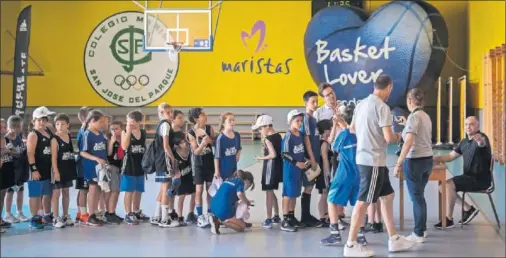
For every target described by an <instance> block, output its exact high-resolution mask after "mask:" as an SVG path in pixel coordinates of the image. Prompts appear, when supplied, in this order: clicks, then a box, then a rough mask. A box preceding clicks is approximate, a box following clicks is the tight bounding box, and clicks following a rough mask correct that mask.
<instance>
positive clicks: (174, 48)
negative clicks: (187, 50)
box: [166, 42, 184, 62]
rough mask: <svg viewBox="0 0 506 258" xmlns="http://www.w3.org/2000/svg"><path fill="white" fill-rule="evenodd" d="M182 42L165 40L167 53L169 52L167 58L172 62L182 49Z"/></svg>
mask: <svg viewBox="0 0 506 258" xmlns="http://www.w3.org/2000/svg"><path fill="white" fill-rule="evenodd" d="M183 46H184V42H167V48H166V49H167V53H169V59H170V60H171V61H172V62H175V61H177V57H178V55H179V52H181V50H182V49H183Z"/></svg>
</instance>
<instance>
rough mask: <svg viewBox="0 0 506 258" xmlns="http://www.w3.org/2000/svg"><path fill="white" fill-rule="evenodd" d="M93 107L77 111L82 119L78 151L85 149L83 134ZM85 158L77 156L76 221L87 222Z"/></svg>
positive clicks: (78, 116) (78, 137)
mask: <svg viewBox="0 0 506 258" xmlns="http://www.w3.org/2000/svg"><path fill="white" fill-rule="evenodd" d="M91 110H92V108H90V107H86V106H85V107H81V109H79V112H78V113H77V118H78V119H79V121H81V127H80V128H79V131H78V133H77V137H76V138H77V148H78V151H79V152H81V150H82V149H83V135H84V131H86V119H87V118H88V114H89V113H90V111H91ZM82 161H83V159H82V158H81V156H78V157H77V179H76V189H77V190H78V192H77V208H78V211H77V214H76V223H81V222H82V223H86V222H88V217H89V214H88V198H87V197H88V189H89V186H88V184H87V183H86V181H85V180H84V174H83V162H82Z"/></svg>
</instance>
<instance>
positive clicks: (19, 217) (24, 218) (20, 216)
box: [18, 211, 30, 222]
mask: <svg viewBox="0 0 506 258" xmlns="http://www.w3.org/2000/svg"><path fill="white" fill-rule="evenodd" d="M18 219H19V220H20V221H21V222H28V221H30V218H28V217H26V216H25V214H23V212H22V211H20V212H18Z"/></svg>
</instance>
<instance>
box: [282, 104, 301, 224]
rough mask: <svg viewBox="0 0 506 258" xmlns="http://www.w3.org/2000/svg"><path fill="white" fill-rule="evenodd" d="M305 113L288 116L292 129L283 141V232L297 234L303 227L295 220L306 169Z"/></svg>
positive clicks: (292, 112)
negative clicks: (303, 129)
mask: <svg viewBox="0 0 506 258" xmlns="http://www.w3.org/2000/svg"><path fill="white" fill-rule="evenodd" d="M303 118H304V113H302V112H299V111H297V110H296V109H294V110H292V111H290V112H289V113H288V116H287V120H288V124H289V125H290V127H289V128H290V129H289V130H288V131H287V132H286V134H285V137H284V138H283V141H282V150H281V152H282V156H283V202H282V203H283V222H282V223H281V230H283V231H288V232H295V231H297V228H298V227H300V226H301V224H300V222H299V221H298V220H297V219H296V218H295V204H296V201H297V198H298V197H299V196H300V191H301V188H302V173H303V171H304V170H305V169H306V164H305V152H304V140H303V135H302V134H301V133H300V128H301V127H302V119H303Z"/></svg>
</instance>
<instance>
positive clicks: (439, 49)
mask: <svg viewBox="0 0 506 258" xmlns="http://www.w3.org/2000/svg"><path fill="white" fill-rule="evenodd" d="M447 47H448V29H447V27H446V23H445V21H444V19H443V17H442V16H441V15H440V13H439V11H438V10H437V9H436V8H435V7H434V6H432V5H430V4H429V3H427V2H423V1H394V2H390V3H388V4H385V5H383V6H381V7H380V8H378V9H377V10H376V11H374V13H372V15H371V16H370V17H368V16H367V14H365V13H364V12H363V11H362V10H360V9H357V8H353V7H343V6H332V7H328V8H325V9H322V10H320V11H319V12H318V13H317V14H316V15H315V16H314V17H313V18H312V19H311V21H310V22H309V24H308V26H307V28H306V33H305V36H304V50H305V56H306V63H307V66H308V68H309V71H310V73H311V76H312V78H313V80H314V81H315V82H316V83H317V84H320V83H322V82H329V83H330V84H332V87H333V89H334V91H335V93H336V95H337V98H338V99H339V100H360V99H363V98H365V97H367V96H368V95H369V94H371V93H372V91H373V83H374V81H375V79H376V78H377V76H379V75H380V74H381V73H385V74H388V75H390V76H391V77H392V79H393V81H394V88H393V90H392V94H391V95H390V98H389V100H388V104H389V105H391V106H404V105H405V102H406V101H405V95H406V93H407V91H408V90H409V89H412V88H415V87H423V88H425V87H433V86H434V83H435V82H436V80H437V78H438V77H439V75H440V73H441V70H442V68H443V65H444V61H445V57H446V55H445V52H444V50H446V48H447Z"/></svg>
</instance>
